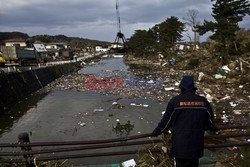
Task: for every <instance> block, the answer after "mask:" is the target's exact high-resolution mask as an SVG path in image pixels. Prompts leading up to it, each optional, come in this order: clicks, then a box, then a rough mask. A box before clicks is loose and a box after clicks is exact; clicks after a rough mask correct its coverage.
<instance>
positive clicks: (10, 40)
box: [4, 38, 26, 43]
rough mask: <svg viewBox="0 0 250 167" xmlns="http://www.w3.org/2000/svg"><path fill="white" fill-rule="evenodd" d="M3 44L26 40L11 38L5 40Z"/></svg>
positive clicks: (24, 40)
mask: <svg viewBox="0 0 250 167" xmlns="http://www.w3.org/2000/svg"><path fill="white" fill-rule="evenodd" d="M4 42H5V43H6V42H26V39H23V38H12V39H7V40H5V41H4Z"/></svg>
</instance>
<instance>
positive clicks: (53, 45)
mask: <svg viewBox="0 0 250 167" xmlns="http://www.w3.org/2000/svg"><path fill="white" fill-rule="evenodd" d="M45 45H46V46H45V48H46V49H53V50H61V49H67V48H68V45H67V44H65V43H48V44H45Z"/></svg>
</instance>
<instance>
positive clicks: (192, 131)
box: [152, 90, 214, 159]
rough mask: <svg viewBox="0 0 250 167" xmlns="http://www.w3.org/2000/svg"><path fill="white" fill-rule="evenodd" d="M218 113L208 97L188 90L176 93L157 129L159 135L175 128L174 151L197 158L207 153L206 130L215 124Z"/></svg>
mask: <svg viewBox="0 0 250 167" xmlns="http://www.w3.org/2000/svg"><path fill="white" fill-rule="evenodd" d="M213 117H214V114H213V111H212V108H211V106H210V104H209V102H208V101H207V99H206V98H205V97H202V96H198V95H196V94H195V91H191V90H189V91H185V92H183V93H181V94H180V95H178V96H175V97H173V98H172V99H171V100H170V101H169V103H168V106H167V109H166V112H165V114H164V115H163V118H162V120H161V121H160V123H159V124H158V126H157V127H156V129H155V130H154V131H153V133H152V134H154V135H153V136H157V135H159V134H161V133H163V132H166V131H167V130H169V128H172V155H173V156H174V157H175V158H183V159H197V158H200V157H202V156H203V150H204V133H205V130H207V129H209V128H210V127H212V125H213V123H212V120H213Z"/></svg>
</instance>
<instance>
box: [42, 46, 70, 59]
mask: <svg viewBox="0 0 250 167" xmlns="http://www.w3.org/2000/svg"><path fill="white" fill-rule="evenodd" d="M45 48H46V50H47V53H48V55H49V56H51V57H52V58H53V59H54V60H55V59H65V58H66V59H68V58H71V57H73V56H72V53H71V50H70V48H69V46H68V45H67V44H65V43H56V42H55V43H48V44H45Z"/></svg>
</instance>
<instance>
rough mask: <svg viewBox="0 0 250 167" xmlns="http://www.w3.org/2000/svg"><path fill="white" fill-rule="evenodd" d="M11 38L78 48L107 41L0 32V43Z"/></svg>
mask: <svg viewBox="0 0 250 167" xmlns="http://www.w3.org/2000/svg"><path fill="white" fill-rule="evenodd" d="M12 38H23V39H29V40H30V41H33V42H34V41H40V42H43V43H50V42H63V43H67V44H69V45H71V46H74V47H78V48H85V47H86V46H95V45H107V44H109V42H104V41H97V40H90V39H85V38H78V37H67V36H65V35H55V36H52V35H36V36H33V37H30V36H29V35H28V34H25V33H21V32H0V43H1V42H3V41H4V40H7V39H12Z"/></svg>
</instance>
